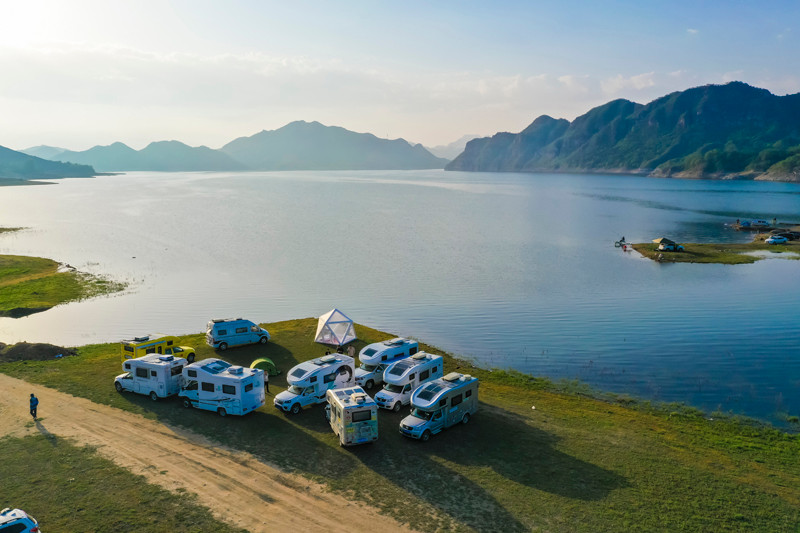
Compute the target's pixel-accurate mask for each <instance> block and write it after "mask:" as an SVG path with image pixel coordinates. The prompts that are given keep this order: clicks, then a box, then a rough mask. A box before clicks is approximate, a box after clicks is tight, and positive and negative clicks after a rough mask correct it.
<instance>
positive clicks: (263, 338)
mask: <svg viewBox="0 0 800 533" xmlns="http://www.w3.org/2000/svg"><path fill="white" fill-rule="evenodd" d="M258 342H260V343H261V344H267V338H266V337H261V338H260V339H258Z"/></svg>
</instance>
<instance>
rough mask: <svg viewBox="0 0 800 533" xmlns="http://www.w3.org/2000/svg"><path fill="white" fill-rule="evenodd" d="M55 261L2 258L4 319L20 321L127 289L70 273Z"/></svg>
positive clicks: (0, 302)
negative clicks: (5, 317)
mask: <svg viewBox="0 0 800 533" xmlns="http://www.w3.org/2000/svg"><path fill="white" fill-rule="evenodd" d="M58 266H59V264H58V263H57V262H56V261H53V260H52V259H45V258H42V257H27V256H19V255H0V316H7V317H12V318H19V317H22V316H27V315H30V314H32V313H37V312H40V311H46V310H47V309H50V308H51V307H55V306H56V305H59V304H62V303H66V302H72V301H76V300H83V299H85V298H91V297H93V296H99V295H101V294H108V293H111V292H116V291H119V290H122V289H123V285H122V284H120V283H116V282H112V281H109V280H106V279H103V278H98V277H95V276H91V275H89V274H85V273H82V272H77V271H75V270H68V271H64V272H59V271H58Z"/></svg>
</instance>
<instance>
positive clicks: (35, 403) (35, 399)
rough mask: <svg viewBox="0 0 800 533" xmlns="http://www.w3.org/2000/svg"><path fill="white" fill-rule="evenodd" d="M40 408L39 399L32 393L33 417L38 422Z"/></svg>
mask: <svg viewBox="0 0 800 533" xmlns="http://www.w3.org/2000/svg"><path fill="white" fill-rule="evenodd" d="M37 407H39V398H37V397H36V396H34V395H33V393H31V416H32V417H33V419H34V420H36V408H37Z"/></svg>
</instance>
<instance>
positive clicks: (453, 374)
mask: <svg viewBox="0 0 800 533" xmlns="http://www.w3.org/2000/svg"><path fill="white" fill-rule="evenodd" d="M460 378H461V374H459V373H458V372H450V373H449V374H447V375H446V376H445V377H443V378H442V379H443V380H445V381H450V382H453V381H458V380H459V379H460Z"/></svg>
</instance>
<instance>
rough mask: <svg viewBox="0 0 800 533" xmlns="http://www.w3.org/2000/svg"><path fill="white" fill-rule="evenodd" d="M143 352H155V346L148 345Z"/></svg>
mask: <svg viewBox="0 0 800 533" xmlns="http://www.w3.org/2000/svg"><path fill="white" fill-rule="evenodd" d="M144 353H156V349H155V347H150V348H147V349H146V350H145V351H144Z"/></svg>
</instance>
